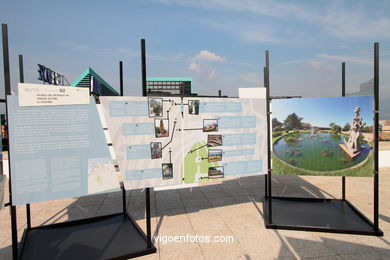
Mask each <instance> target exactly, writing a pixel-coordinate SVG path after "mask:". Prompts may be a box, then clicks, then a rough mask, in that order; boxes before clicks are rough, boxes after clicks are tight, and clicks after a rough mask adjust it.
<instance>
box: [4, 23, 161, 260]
mask: <svg viewBox="0 0 390 260" xmlns="http://www.w3.org/2000/svg"><path fill="white" fill-rule="evenodd" d="M2 45H3V63H4V88H5V103H6V114H7V116H8V108H7V95H11V84H10V66H9V47H8V27H7V25H6V24H2ZM143 55H144V51H143ZM144 65H145V64H144V63H143V64H142V66H143V69H144ZM119 71H120V76H119V77H120V91H121V95H123V65H122V61H121V62H120V66H119ZM145 76H146V75H145ZM19 77H20V82H21V83H23V82H24V73H23V56H22V55H19ZM8 128H9V124H7V132H9V129H8ZM7 142H8V140H7ZM8 147H9V145H8ZM10 154H11V151H10V147H9V156H10ZM8 164H9V203H7V204H6V206H9V207H10V214H11V233H12V255H13V259H14V260H17V259H20V258H21V257H22V254H23V248H24V245H25V241H26V239H27V238H28V236H29V232H30V231H32V230H35V231H36V230H42V229H45V228H48V227H49V228H64V227H71V226H74V225H80V224H87V223H91V222H96V221H99V220H103V219H107V218H110V217H113V216H118V215H123V216H126V217H127V218H128V220H129V221H130V222H131V223H132V225H133V226H134V227H135V229H136V230H137V232H138V233H139V234H140V235H141V237H143V239H144V240H145V242H146V247H145V249H144V250H141V251H137V252H129V254H126V255H123V256H117V257H115V259H128V258H132V257H137V256H142V255H147V254H152V253H155V252H156V251H157V249H156V247H155V246H154V245H153V244H152V238H151V216H150V189H149V188H148V189H146V193H145V200H146V206H145V210H146V221H147V222H146V223H147V225H146V228H147V232H146V235H145V233H144V232H143V231H142V229H141V228H140V227H139V226H138V224H137V223H136V221H135V220H134V219H133V218H132V217H131V216H130V215H129V214H127V207H126V190H125V188H124V185H123V183H121V190H122V201H123V212H121V213H117V214H112V215H106V216H99V217H93V218H88V219H81V220H75V221H68V222H63V223H56V224H51V225H45V226H39V227H31V214H30V204H26V218H27V228H26V229H25V230H24V232H23V235H22V238H21V241H20V245H18V235H17V232H18V230H17V214H16V206H15V205H13V204H12V187H11V176H12V174H11V173H12V171H11V163H10V160H8ZM101 235H102V236H104V235H105V234H101Z"/></svg>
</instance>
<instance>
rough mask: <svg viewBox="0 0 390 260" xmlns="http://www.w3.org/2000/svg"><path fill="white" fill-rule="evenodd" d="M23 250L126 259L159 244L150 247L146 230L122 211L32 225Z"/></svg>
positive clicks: (24, 253) (34, 255)
mask: <svg viewBox="0 0 390 260" xmlns="http://www.w3.org/2000/svg"><path fill="white" fill-rule="evenodd" d="M20 252H21V255H20V259H40V260H43V259H73V260H76V259H83V260H85V259H127V258H131V257H137V256H142V255H146V254H152V253H155V252H156V248H155V247H154V246H153V245H152V247H151V248H148V247H147V240H146V237H145V234H144V233H143V231H142V230H141V229H140V228H139V226H138V225H137V224H136V223H135V221H134V220H133V219H132V218H131V217H130V216H128V215H127V214H124V213H120V214H114V215H108V216H102V217H96V218H90V219H82V220H76V221H70V222H65V223H58V224H52V225H48V226H42V227H35V228H32V229H30V230H27V231H26V232H25V238H24V240H23V243H22V245H21V250H20Z"/></svg>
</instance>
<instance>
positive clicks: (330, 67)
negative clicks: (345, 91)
mask: <svg viewBox="0 0 390 260" xmlns="http://www.w3.org/2000/svg"><path fill="white" fill-rule="evenodd" d="M308 65H309V66H310V67H311V68H313V69H316V70H321V71H334V70H336V66H335V65H334V64H331V63H330V62H329V61H321V60H310V61H309V62H308Z"/></svg>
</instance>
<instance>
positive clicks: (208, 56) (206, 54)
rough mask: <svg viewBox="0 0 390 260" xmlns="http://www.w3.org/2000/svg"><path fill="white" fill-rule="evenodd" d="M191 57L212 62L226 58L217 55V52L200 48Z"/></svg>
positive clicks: (222, 60)
mask: <svg viewBox="0 0 390 260" xmlns="http://www.w3.org/2000/svg"><path fill="white" fill-rule="evenodd" d="M193 59H194V60H202V61H214V62H224V61H225V60H226V58H225V57H221V56H218V55H217V54H215V53H213V52H211V51H208V50H201V51H200V52H199V53H198V54H197V55H196V56H195V57H194V58H193Z"/></svg>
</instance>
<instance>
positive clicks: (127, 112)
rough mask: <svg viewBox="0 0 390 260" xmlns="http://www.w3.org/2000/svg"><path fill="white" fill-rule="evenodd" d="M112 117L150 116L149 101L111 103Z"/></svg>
mask: <svg viewBox="0 0 390 260" xmlns="http://www.w3.org/2000/svg"><path fill="white" fill-rule="evenodd" d="M109 109H110V116H111V117H120V116H149V114H148V102H147V101H110V103H109Z"/></svg>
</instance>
